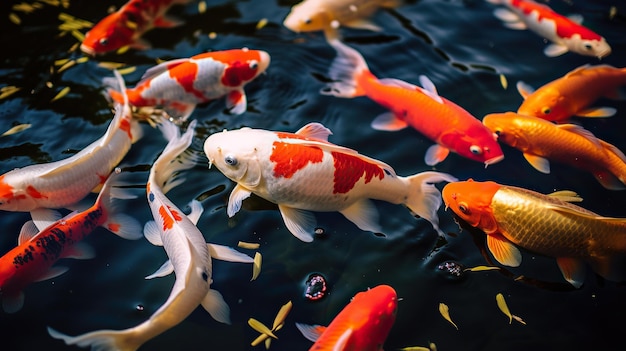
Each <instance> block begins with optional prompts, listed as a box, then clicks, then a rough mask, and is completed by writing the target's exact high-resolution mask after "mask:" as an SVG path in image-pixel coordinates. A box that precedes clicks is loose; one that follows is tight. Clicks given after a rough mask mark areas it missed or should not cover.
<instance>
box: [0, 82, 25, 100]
mask: <svg viewBox="0 0 626 351" xmlns="http://www.w3.org/2000/svg"><path fill="white" fill-rule="evenodd" d="M20 90H22V88H18V87H16V86H14V85H9V86H6V87H2V88H0V100H2V99H6V98H8V97H9V96H11V95H13V94H15V93H17V92H18V91H20Z"/></svg>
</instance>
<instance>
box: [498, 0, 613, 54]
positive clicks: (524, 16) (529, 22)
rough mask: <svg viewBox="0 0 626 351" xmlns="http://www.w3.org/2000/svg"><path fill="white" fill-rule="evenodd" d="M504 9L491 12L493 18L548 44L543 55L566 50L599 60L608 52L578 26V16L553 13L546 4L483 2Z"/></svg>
mask: <svg viewBox="0 0 626 351" xmlns="http://www.w3.org/2000/svg"><path fill="white" fill-rule="evenodd" d="M487 1H489V2H491V3H494V4H501V5H504V6H506V7H507V9H503V8H499V9H496V10H495V11H494V14H495V16H496V17H498V18H499V19H500V20H502V21H503V22H504V23H505V25H506V26H507V27H508V28H511V29H530V30H531V31H533V32H535V33H536V34H538V35H540V36H542V37H543V38H546V39H548V40H550V41H551V42H552V44H550V45H548V46H547V47H546V48H545V49H544V51H543V52H544V53H545V55H546V56H549V57H554V56H559V55H563V54H565V53H566V52H568V51H572V52H575V53H577V54H580V55H586V56H595V57H597V58H602V57H605V56H608V55H609V54H610V53H611V47H610V46H609V44H608V43H607V42H606V39H604V38H603V37H602V36H600V35H599V34H597V33H595V32H593V31H592V30H591V29H589V28H587V27H585V26H583V25H581V23H582V21H583V18H582V16H580V15H573V16H569V17H565V16H562V15H560V14H558V13H556V12H554V11H553V10H552V9H551V8H550V7H549V6H548V5H545V4H539V3H536V2H534V1H531V0H487Z"/></svg>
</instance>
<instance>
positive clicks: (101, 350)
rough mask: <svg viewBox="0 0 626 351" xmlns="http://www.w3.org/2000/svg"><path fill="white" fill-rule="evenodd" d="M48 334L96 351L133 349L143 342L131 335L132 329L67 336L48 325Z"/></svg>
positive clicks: (67, 342) (132, 350)
mask: <svg viewBox="0 0 626 351" xmlns="http://www.w3.org/2000/svg"><path fill="white" fill-rule="evenodd" d="M48 334H50V336H51V337H53V338H55V339H59V340H63V341H64V342H65V344H67V345H76V346H80V347H91V349H92V350H98V351H134V350H137V349H138V348H139V346H141V345H142V344H143V343H144V342H145V340H139V339H138V338H135V337H133V336H134V334H135V333H134V331H133V330H132V329H126V330H98V331H93V332H90V333H85V334H82V335H78V336H69V335H65V334H63V333H61V332H58V331H56V330H54V329H52V328H51V327H48Z"/></svg>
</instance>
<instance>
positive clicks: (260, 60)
mask: <svg viewBox="0 0 626 351" xmlns="http://www.w3.org/2000/svg"><path fill="white" fill-rule="evenodd" d="M206 56H210V57H211V58H213V59H215V60H218V61H220V62H222V63H223V64H224V65H225V66H226V68H225V70H224V73H223V75H222V84H224V85H225V86H228V87H241V86H243V85H245V84H246V83H248V82H250V81H252V80H254V79H255V78H256V77H258V76H259V75H260V74H261V73H263V72H265V70H266V69H267V67H268V66H269V64H270V55H269V54H268V53H267V52H265V51H262V50H250V49H248V48H243V49H236V50H225V51H221V52H213V53H207V54H206ZM196 57H199V56H196Z"/></svg>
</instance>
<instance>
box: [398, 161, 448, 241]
mask: <svg viewBox="0 0 626 351" xmlns="http://www.w3.org/2000/svg"><path fill="white" fill-rule="evenodd" d="M407 179H408V181H409V183H410V185H409V197H408V199H407V200H406V206H407V207H408V208H409V209H410V210H411V211H412V212H413V213H415V214H417V215H418V216H420V217H422V218H424V219H426V220H428V221H429V222H430V223H431V224H432V225H433V228H435V230H436V231H437V233H439V235H443V232H442V231H441V229H439V217H437V210H438V209H439V207H440V206H441V202H442V200H441V193H440V192H439V189H437V188H436V187H435V185H434V184H433V183H439V182H442V181H445V182H455V181H457V180H458V179H456V178H455V177H453V176H451V175H449V174H446V173H440V172H422V173H418V174H415V175H412V176H410V177H407Z"/></svg>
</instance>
